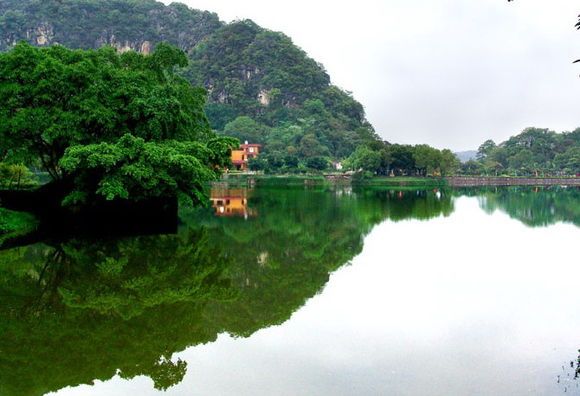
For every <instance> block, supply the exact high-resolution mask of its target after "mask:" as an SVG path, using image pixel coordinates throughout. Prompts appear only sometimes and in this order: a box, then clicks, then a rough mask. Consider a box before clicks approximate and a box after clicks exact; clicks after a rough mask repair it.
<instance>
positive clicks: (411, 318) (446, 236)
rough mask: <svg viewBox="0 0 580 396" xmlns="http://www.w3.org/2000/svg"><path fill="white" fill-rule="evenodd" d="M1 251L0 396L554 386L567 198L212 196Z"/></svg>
mask: <svg viewBox="0 0 580 396" xmlns="http://www.w3.org/2000/svg"><path fill="white" fill-rule="evenodd" d="M212 201H213V204H214V208H212V209H207V210H195V211H193V210H192V211H184V212H183V213H181V221H182V224H181V225H180V228H179V233H178V234H177V235H157V236H137V237H125V238H120V239H119V238H105V237H103V238H98V239H95V238H93V239H86V238H85V239H70V240H64V241H62V240H60V241H55V240H52V241H45V243H42V244H36V245H32V246H27V247H21V248H14V249H11V250H5V251H0V299H1V304H0V395H44V394H47V393H50V392H55V393H53V394H56V395H132V394H139V395H155V394H158V393H160V392H162V391H165V394H167V395H527V394H538V395H563V394H580V389H579V388H578V386H579V382H580V381H576V380H575V379H574V377H575V375H576V369H577V366H578V364H577V360H578V355H579V352H578V349H580V300H579V299H578V296H579V293H580V258H579V257H580V255H579V254H578V249H579V247H580V244H579V242H580V238H579V237H580V228H579V226H580V190H579V189H572V188H568V189H563V188H545V189H540V188H538V189H530V188H510V189H495V188H494V189H483V190H482V189H480V190H474V189H465V190H449V191H439V190H429V191H413V190H406V191H394V190H363V191H357V190H354V191H353V190H351V189H341V188H338V189H334V190H317V189H306V190H305V189H265V188H264V189H254V190H246V189H226V188H221V189H215V190H214V191H213V193H212Z"/></svg>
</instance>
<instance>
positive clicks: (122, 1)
mask: <svg viewBox="0 0 580 396" xmlns="http://www.w3.org/2000/svg"><path fill="white" fill-rule="evenodd" d="M19 40H27V41H28V42H29V43H31V44H35V45H41V46H44V45H49V44H53V43H57V42H58V43H60V44H62V45H65V46H67V47H71V48H99V47H101V46H102V45H105V44H109V45H112V46H114V47H117V48H122V49H123V50H126V49H128V48H131V49H134V50H137V51H139V50H143V51H147V50H149V47H151V48H155V47H159V43H162V42H168V43H171V44H173V45H175V46H177V47H178V48H180V49H182V50H184V51H185V52H187V54H188V56H189V58H190V60H191V62H190V65H189V66H186V67H184V68H181V69H180V70H179V73H180V75H182V76H184V77H185V78H186V79H187V80H189V82H191V83H193V84H194V85H195V86H200V87H204V88H206V89H207V91H208V93H209V101H208V103H207V105H206V107H205V110H206V114H207V116H208V118H209V122H210V125H211V128H213V129H214V130H216V131H219V132H223V133H224V134H226V135H229V136H234V137H237V138H239V139H240V140H241V141H244V140H248V141H250V142H251V143H263V144H264V150H265V152H266V153H268V152H270V153H274V152H277V155H280V156H283V157H286V156H287V155H290V156H294V155H297V157H298V158H299V161H298V163H296V164H294V163H295V161H294V160H293V159H291V160H289V161H287V165H284V166H282V168H283V171H287V170H288V169H291V170H294V171H296V170H299V169H305V168H306V162H307V161H308V159H309V158H311V157H321V156H324V157H328V159H329V160H330V159H334V160H340V159H344V158H346V157H348V156H349V155H350V154H352V153H353V152H354V150H355V149H356V147H358V146H359V145H361V144H368V143H370V142H373V141H377V140H379V139H378V137H377V135H376V134H375V132H374V130H373V128H372V126H370V124H369V123H368V122H367V121H366V119H365V114H364V109H363V107H362V105H361V104H360V103H358V102H357V101H356V100H354V99H353V97H352V95H351V94H350V93H349V92H345V91H342V90H341V89H339V88H337V87H335V86H333V85H331V84H330V78H329V76H328V74H327V73H326V71H325V70H324V68H323V67H322V66H321V65H320V64H318V63H317V62H316V61H314V60H313V59H311V58H309V57H308V56H307V54H306V53H305V52H304V51H303V50H301V49H300V48H298V47H297V46H295V45H294V44H293V43H292V41H291V39H290V38H288V37H287V36H285V35H283V34H281V33H277V32H272V31H269V30H266V29H263V28H261V27H259V26H258V25H256V24H255V23H253V22H251V21H247V20H245V21H236V22H233V23H230V24H223V23H221V22H219V20H218V17H217V16H216V15H215V14H210V13H207V12H201V11H196V10H192V9H189V8H188V7H186V6H185V5H183V4H177V3H173V4H171V5H169V6H165V5H163V4H162V3H159V2H156V1H153V0H103V1H97V0H64V1H61V0H48V1H47V0H43V1H40V0H22V1H19V2H14V1H12V0H11V1H10V4H9V5H6V6H5V7H0V50H6V49H8V48H10V46H11V45H12V44H13V43H15V42H17V41H19ZM162 52H163V51H160V49H159V48H157V49H156V51H155V53H156V54H157V55H155V56H154V57H156V58H158V61H159V63H161V64H163V62H162V61H163V59H160V58H162V56H161V53H162ZM126 57H127V58H130V59H133V60H136V61H138V59H139V57H138V56H136V55H135V54H127V55H126ZM53 63H55V65H54V67H55V68H57V69H59V71H64V72H66V71H67V70H68V66H69V65H68V64H66V63H65V64H64V65H62V64H61V63H63V62H61V60H60V59H57V61H56V62H53ZM172 65H179V66H183V65H184V62H183V59H180V60H179V61H177V62H173V63H172ZM25 72H26V70H24V71H23V74H24V73H25ZM102 72H103V73H108V72H109V71H107V68H104V69H103V71H102ZM87 73H90V74H94V75H95V78H96V79H97V80H99V81H100V79H99V76H100V75H101V74H102V73H101V70H90V71H87ZM49 77H50V75H49ZM83 78H84V77H83ZM55 82H58V81H51V82H48V81H47V84H46V85H47V86H49V87H54V90H57V89H60V87H58V84H54V83H55ZM105 82H106V80H105ZM140 83H141V82H131V89H126V91H127V92H121V93H119V92H118V88H119V87H124V86H125V84H124V83H120V82H117V83H113V84H108V83H107V84H105V85H106V90H107V92H105V93H104V95H105V96H109V97H111V98H112V99H114V100H117V101H120V102H123V101H125V102H126V101H127V99H126V98H127V96H134V95H139V94H140V93H139V91H140V89H138V88H137V86H139V85H140ZM65 85H66V84H65ZM142 89H146V88H142ZM135 91H137V92H135ZM65 92H66V91H65ZM110 93H112V94H113V95H109V94H110ZM100 102H101V99H100V98H98V97H97V98H96V99H95V100H94V101H93V103H88V102H87V103H84V104H83V107H82V108H83V110H86V111H87V113H88V114H87V118H89V117H90V119H89V120H87V122H86V123H89V121H90V123H91V125H78V122H77V121H76V120H75V117H76V115H75V116H74V117H72V119H70V120H68V119H67V121H68V122H70V123H71V124H72V125H71V127H70V128H68V129H70V131H71V132H62V131H55V132H54V133H57V132H58V133H62V134H65V135H66V134H69V135H71V134H74V133H75V131H76V132H78V127H83V128H84V127H85V126H89V127H93V126H95V127H96V131H95V132H96V133H99V130H100V129H106V130H107V131H109V130H114V131H117V132H115V134H116V136H117V137H120V136H123V135H124V134H126V133H131V134H132V135H134V136H135V137H143V136H141V135H140V134H136V133H134V131H132V130H131V131H127V130H126V129H125V130H124V129H123V128H120V126H121V127H122V126H123V123H122V121H119V120H118V117H117V115H118V114H119V113H118V112H116V111H115V109H114V108H113V107H111V106H110V105H111V103H105V104H103V103H100ZM120 104H121V105H122V104H123V103H120ZM67 105H68V104H67ZM135 106H137V104H135ZM139 106H140V107H139V108H138V109H135V110H131V111H132V113H131V114H132V115H134V116H136V117H137V118H138V119H137V120H136V121H135V122H141V121H142V120H143V119H149V118H153V117H154V118H155V120H154V121H152V122H156V123H158V124H159V125H158V126H160V127H164V126H169V125H168V123H169V122H170V120H175V117H174V116H175V115H176V114H175V113H172V110H176V107H175V102H174V101H173V100H172V95H171V94H170V93H169V94H168V93H167V92H155V100H151V101H146V102H139ZM184 107H185V106H184ZM40 108H41V109H42V106H41V107H40ZM65 108H66V109H68V108H67V107H66V106H65ZM193 108H197V104H195V105H194V106H193ZM67 115H68V113H67V114H63V115H62V117H60V118H59V114H56V113H55V114H52V113H51V114H46V112H42V111H41V113H40V114H34V116H35V117H37V118H41V119H43V120H45V124H46V125H45V127H46V126H48V125H54V123H55V122H60V121H64V120H63V119H61V118H64V117H65V116H67ZM164 116H165V117H164ZM240 117H241V118H240ZM248 117H249V118H248ZM127 121H132V120H127ZM93 124H95V125H93ZM101 124H105V125H101ZM119 124H120V125H119ZM272 128H274V129H275V128H282V129H283V131H282V132H280V131H273V130H272ZM45 129H46V128H45ZM61 129H62V128H61ZM68 129H67V130H68ZM53 136H54V134H53V132H50V135H49V136H48V137H50V138H51V139H52V138H53ZM303 138H305V140H304V142H303V143H302V144H301V140H302V139H303ZM106 141H107V142H109V143H113V142H111V141H108V140H106ZM289 141H290V142H289ZM49 143H51V144H52V141H49ZM77 143H78V144H87V143H86V142H76V143H75V144H77ZM89 143H100V141H92V142H89ZM57 149H58V150H57V154H56V155H55V157H58V156H59V155H60V154H62V153H63V152H64V150H63V148H62V147H57ZM294 149H295V150H298V151H300V152H297V151H293V150H294ZM25 152H26V150H23V151H21V152H20V153H21V154H22V153H25ZM0 154H1V150H0ZM57 159H58V158H43V160H44V161H45V162H48V167H56V164H58V160H57ZM290 164H294V165H290ZM270 168H271V169H272V171H278V169H279V168H277V167H276V166H271V167H270ZM58 171H59V169H58V168H57V169H54V170H53V172H56V173H58Z"/></svg>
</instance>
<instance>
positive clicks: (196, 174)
mask: <svg viewBox="0 0 580 396" xmlns="http://www.w3.org/2000/svg"><path fill="white" fill-rule="evenodd" d="M186 65H187V58H186V56H185V54H184V53H183V52H182V51H180V50H178V49H177V48H175V47H172V46H170V45H167V44H159V45H158V46H157V48H156V50H155V51H154V52H153V53H152V54H151V55H148V56H145V55H140V54H137V53H135V52H128V53H124V54H119V53H117V52H116V51H115V50H114V49H113V48H101V49H99V50H69V49H66V48H64V47H61V46H53V47H48V48H42V49H39V48H35V47H32V46H30V45H28V44H25V43H21V44H18V45H16V46H15V47H14V48H13V49H12V50H11V51H10V52H7V53H4V54H0V154H2V156H3V157H5V158H6V159H8V160H11V161H19V162H23V163H27V164H38V165H39V166H40V167H41V168H43V169H44V170H46V171H47V172H48V173H49V174H50V176H51V177H52V179H53V180H55V181H61V180H67V181H74V183H73V184H74V186H75V187H76V190H75V191H71V193H72V195H70V196H69V198H70V199H71V200H73V201H78V200H85V201H86V200H87V199H90V198H93V197H95V196H102V197H104V198H106V199H115V198H124V199H132V200H138V199H142V198H148V197H152V196H160V195H167V194H173V195H180V196H181V197H182V198H186V199H188V200H190V201H193V202H194V203H199V202H200V201H202V200H203V183H204V182H207V181H210V180H213V179H215V178H217V177H218V176H219V172H220V168H221V167H222V166H223V165H225V164H226V163H227V161H228V158H229V149H230V147H232V146H233V145H234V144H235V142H234V140H232V139H230V138H225V137H217V136H216V135H215V134H214V133H213V132H212V131H211V130H210V128H209V123H208V121H207V118H206V116H205V114H204V110H203V109H204V106H205V92H204V90H203V89H200V88H195V87H192V86H191V85H190V84H189V83H188V82H187V81H186V80H185V79H183V78H181V77H179V76H178V75H177V74H176V73H175V71H176V69H177V68H179V67H184V66H186Z"/></svg>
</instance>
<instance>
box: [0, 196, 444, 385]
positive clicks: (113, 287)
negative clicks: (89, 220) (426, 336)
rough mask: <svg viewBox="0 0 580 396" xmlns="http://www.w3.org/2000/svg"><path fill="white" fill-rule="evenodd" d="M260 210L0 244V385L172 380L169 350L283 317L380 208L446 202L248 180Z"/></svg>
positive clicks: (414, 210) (348, 254)
mask: <svg viewBox="0 0 580 396" xmlns="http://www.w3.org/2000/svg"><path fill="white" fill-rule="evenodd" d="M248 206H249V207H250V208H254V209H255V210H257V211H259V213H260V216H259V217H249V218H247V219H244V218H236V217H227V218H218V217H215V216H213V213H211V212H208V211H193V212H191V213H183V214H182V221H183V225H182V227H181V228H180V230H179V233H178V234H177V235H162V236H142V237H132V238H123V239H110V240H97V241H95V240H69V241H65V242H60V243H52V245H50V246H49V245H42V244H40V245H32V246H29V247H25V248H17V249H12V250H6V251H3V252H0V293H1V295H2V305H1V306H0V350H1V351H2V354H1V358H0V391H1V392H0V393H2V394H7V395H41V394H44V393H46V392H49V391H53V390H58V389H61V388H63V387H66V386H75V385H78V384H83V383H90V382H91V381H93V380H95V379H99V380H107V379H109V378H111V377H113V376H114V375H115V374H116V373H119V375H120V376H122V377H124V378H132V377H134V376H137V375H146V376H149V377H150V378H152V379H153V381H154V383H155V386H156V387H157V388H158V389H166V388H168V387H170V386H172V385H174V384H176V383H178V382H180V381H181V379H182V378H183V376H184V374H185V371H186V363H185V362H181V361H174V360H173V361H172V360H171V357H172V354H173V353H175V352H177V351H181V350H184V349H185V348H187V347H189V346H193V345H197V344H202V343H207V342H213V341H214V340H215V339H216V338H217V335H219V334H221V333H224V332H227V333H230V334H233V335H236V336H243V337H246V336H250V335H251V334H253V333H254V332H256V331H257V330H259V329H262V328H265V327H268V326H272V325H277V324H280V323H283V322H285V321H286V320H288V319H289V318H290V316H291V315H292V314H293V313H294V312H295V311H296V310H297V309H298V308H300V307H301V306H302V305H303V304H304V303H305V302H306V300H307V299H309V298H311V297H312V296H314V295H316V294H317V293H319V292H320V291H321V290H322V288H323V287H324V285H325V284H326V283H327V281H328V279H329V274H330V273H331V272H333V271H334V270H336V269H337V268H339V267H340V266H342V265H344V264H345V263H348V262H349V261H350V260H351V259H352V258H353V257H354V256H355V255H357V254H358V253H359V252H360V251H361V250H362V245H363V237H364V235H365V234H367V233H368V232H369V231H370V230H371V229H372V227H373V226H374V225H375V224H377V223H379V222H381V221H383V220H384V219H385V218H393V219H397V220H399V219H404V218H430V217H433V216H437V215H440V214H448V213H450V212H451V211H452V201H451V198H450V197H448V196H447V195H445V194H444V195H440V196H439V197H438V196H437V195H436V194H435V193H433V192H428V193H427V192H421V193H418V194H417V193H416V192H405V193H404V195H403V196H401V195H399V194H397V193H390V192H380V191H377V192H366V193H352V192H350V191H338V192H335V193H332V192H324V191H312V190H311V191H304V190H275V191H274V190H256V191H255V192H254V193H253V195H252V196H251V197H250V198H249V202H248Z"/></svg>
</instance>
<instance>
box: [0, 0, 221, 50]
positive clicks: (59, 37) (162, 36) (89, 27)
mask: <svg viewBox="0 0 580 396" xmlns="http://www.w3.org/2000/svg"><path fill="white" fill-rule="evenodd" d="M221 26H223V23H222V22H220V20H219V18H218V16H217V15H216V14H213V13H210V12H204V11H198V10H192V9H190V8H188V7H186V6H185V5H183V4H177V3H174V4H171V5H169V6H165V5H163V4H162V3H159V2H156V1H151V0H141V1H128V0H98V1H97V0H93V1H91V0H88V1H77V0H20V1H16V0H2V5H1V6H0V50H6V49H8V48H9V47H10V46H11V45H13V44H14V43H16V42H18V41H20V40H25V41H28V42H29V43H31V44H34V45H39V46H46V45H53V44H61V45H64V46H67V47H71V48H96V47H100V46H102V45H105V44H107V45H112V46H114V47H116V48H118V49H119V50H121V51H128V50H135V51H139V52H144V53H148V52H151V50H152V49H153V43H157V42H160V41H167V42H170V43H172V44H174V45H177V46H178V47H180V48H181V49H183V50H184V51H189V50H191V49H192V48H193V47H195V46H196V45H197V44H198V43H199V42H200V41H201V40H203V39H204V38H206V37H207V36H208V35H210V34H212V33H213V32H214V31H216V30H217V29H219V28H220V27H221Z"/></svg>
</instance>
